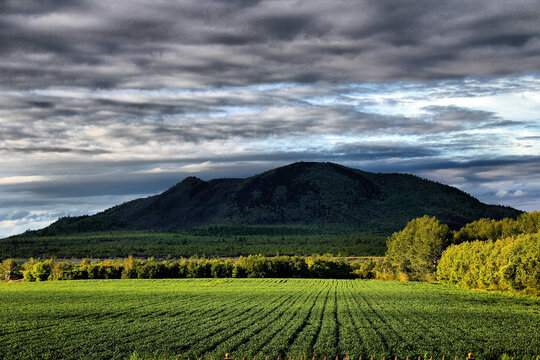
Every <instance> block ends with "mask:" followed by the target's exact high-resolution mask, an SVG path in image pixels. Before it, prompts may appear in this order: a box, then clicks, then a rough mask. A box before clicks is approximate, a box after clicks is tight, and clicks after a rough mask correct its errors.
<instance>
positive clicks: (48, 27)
mask: <svg viewBox="0 0 540 360" xmlns="http://www.w3.org/2000/svg"><path fill="white" fill-rule="evenodd" d="M537 5H538V4H537V3H536V2H535V1H519V2H511V3H510V2H502V1H489V2H469V1H458V2H433V1H416V2H407V3H401V2H395V1H376V2H350V1H332V2H325V1H313V2H300V3H293V2H274V1H262V2H218V1H216V2H212V1H202V2H199V1H197V2H181V3H176V2H168V1H153V2H143V1H131V2H99V1H82V2H73V3H69V2H42V1H18V0H17V1H7V2H3V3H2V5H1V10H2V11H1V15H0V54H1V55H0V60H1V61H0V64H1V65H0V72H1V73H2V78H3V86H8V87H10V88H35V87H38V88H39V87H45V86H65V85H70V86H82V87H90V88H94V87H110V88H112V87H123V88H129V87H138V88H158V87H163V86H165V87H167V86H180V87H183V86H187V87H193V86H195V87H201V86H207V85H216V84H234V85H246V84H252V83H266V82H275V81H302V82H317V81H329V82H340V81H348V82H351V81H352V82H359V81H360V82H361V81H367V80H369V81H373V80H374V81H380V80H396V79H431V78H445V77H460V76H468V75H480V74H483V75H501V74H510V73H520V72H525V71H532V70H540V65H538V64H540V38H539V31H538V26H537V23H538V21H537V20H538V18H539V15H540V7H538V6H537Z"/></svg>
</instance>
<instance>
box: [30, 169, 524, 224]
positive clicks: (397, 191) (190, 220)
mask: <svg viewBox="0 0 540 360" xmlns="http://www.w3.org/2000/svg"><path fill="white" fill-rule="evenodd" d="M520 213H521V212H520V211H519V210H516V209H513V208H510V207H503V206H498V205H487V204H484V203H481V202H480V201H479V200H477V199H475V198H474V197H472V196H470V195H469V194H467V193H465V192H463V191H461V190H459V189H457V188H455V187H451V186H448V185H443V184H440V183H437V182H434V181H430V180H426V179H422V178H419V177H417V176H414V175H408V174H398V173H388V174H386V173H370V172H365V171H361V170H357V169H353V168H348V167H345V166H342V165H338V164H334V163H317V162H298V163H294V164H291V165H287V166H283V167H279V168H276V169H273V170H269V171H266V172H264V173H262V174H259V175H255V176H252V177H249V178H243V179H240V178H231V179H214V180H210V181H204V180H201V179H199V178H196V177H188V178H186V179H184V180H183V181H181V182H180V183H178V184H176V185H174V186H173V187H171V188H170V189H168V190H167V191H165V192H164V193H162V194H159V195H155V196H151V197H148V198H142V199H136V200H133V201H130V202H127V203H124V204H122V205H118V206H115V207H112V208H110V209H107V210H105V211H103V212H101V213H98V214H95V215H92V216H79V217H66V218H62V219H59V220H58V221H57V222H55V223H53V224H51V225H50V226H49V227H47V228H45V229H42V230H38V231H37V234H40V235H56V234H69V233H81V232H94V231H110V230H123V229H154V230H179V229H186V228H191V227H196V226H202V225H208V224H235V225H317V226H321V225H338V226H343V227H350V228H355V229H360V230H366V231H371V232H378V233H384V234H389V233H391V232H393V231H397V230H400V229H402V228H403V227H404V225H405V224H406V223H407V222H408V221H410V220H411V219H413V218H416V217H420V216H423V215H430V216H436V217H437V218H438V219H439V220H441V221H442V222H444V223H446V224H448V225H449V226H450V227H451V228H454V229H456V228H460V227H461V226H463V225H465V224H467V223H469V222H471V221H474V220H477V219H479V218H483V217H488V218H493V219H501V218H504V217H511V218H515V217H517V216H518V215H519V214H520Z"/></svg>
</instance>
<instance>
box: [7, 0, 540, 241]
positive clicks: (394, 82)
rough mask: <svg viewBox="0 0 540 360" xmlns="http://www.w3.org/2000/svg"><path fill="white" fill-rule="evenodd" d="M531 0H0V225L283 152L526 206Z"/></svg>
mask: <svg viewBox="0 0 540 360" xmlns="http://www.w3.org/2000/svg"><path fill="white" fill-rule="evenodd" d="M539 23H540V6H538V2H537V1H526V2H523V1H506V2H499V1H493V0H489V1H485V2H480V1H474V2H471V1H462V2H457V1H452V2H450V1H406V2H403V1H380V0H377V1H366V2H356V1H343V2H340V1H309V2H297V1H226V2H222V1H219V2H211V1H204V0H193V1H182V2H173V1H158V0H153V1H133V0H131V1H97V0H91V1H69V2H68V1H66V2H60V1H45V0H40V1H26V0H12V1H9V0H8V1H2V2H0V237H1V236H7V235H10V234H15V233H19V232H22V231H24V230H26V229H35V228H40V227H43V226H45V225H47V224H49V223H50V222H51V221H54V220H55V219H56V218H58V217H60V216H65V215H68V214H70V215H80V214H87V213H94V212H96V211H100V210H103V209H105V208H107V207H109V206H111V205H115V204H118V203H121V202H123V201H126V200H128V199H132V198H136V197H141V196H147V195H150V194H155V193H159V192H161V191H163V190H165V189H167V188H168V187H169V186H171V185H173V184H175V183H176V182H178V181H180V180H182V179H183V178H184V177H186V176H188V175H197V176H199V177H201V178H203V179H211V178H215V177H224V176H238V177H240V176H248V175H253V174H255V173H258V172H260V171H262V170H266V169H269V168H273V167H276V166H280V165H285V164H288V163H291V162H295V161H301V160H303V161H332V162H337V163H341V164H344V165H348V166H352V167H357V168H361V169H364V170H368V171H375V172H408V173H413V174H417V175H419V176H422V177H425V178H429V179H434V180H437V181H440V182H443V183H447V184H451V185H454V186H457V187H459V188H460V189H462V190H464V191H467V192H469V193H471V194H472V195H474V196H476V197H478V198H479V199H480V200H482V201H484V202H487V203H492V204H504V205H510V206H514V207H516V208H519V209H523V210H527V211H532V210H539V209H540V27H539V26H538V24H539Z"/></svg>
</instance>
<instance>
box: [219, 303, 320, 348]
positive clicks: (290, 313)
mask: <svg viewBox="0 0 540 360" xmlns="http://www.w3.org/2000/svg"><path fill="white" fill-rule="evenodd" d="M298 295H299V296H298V297H297V298H295V299H294V300H293V301H292V302H287V303H285V304H283V306H281V307H280V308H279V312H278V313H276V314H275V315H274V314H272V315H271V316H268V317H266V318H264V319H262V320H261V321H260V322H258V323H257V324H256V325H255V326H251V327H249V328H247V329H246V330H245V331H243V332H241V333H240V334H237V335H236V336H234V337H231V338H229V339H227V340H226V341H224V342H223V343H221V344H219V346H217V347H216V348H215V349H213V350H211V351H209V352H211V353H213V354H214V355H216V356H217V357H219V356H221V355H222V354H224V353H227V352H230V353H234V352H236V351H237V350H238V348H239V347H240V346H241V345H242V344H249V346H250V349H251V350H252V351H257V350H256V349H257V348H258V347H260V346H264V343H266V342H267V341H268V339H271V338H273V337H274V336H275V334H276V333H277V332H279V331H280V330H281V326H284V325H285V324H288V323H289V321H290V320H291V319H292V318H294V316H295V315H296V313H297V312H298V309H301V308H303V307H304V305H305V304H306V302H307V300H308V299H309V296H310V294H307V295H306V294H304V293H299V294H298ZM261 341H262V342H263V343H262V344H261ZM266 355H268V354H266Z"/></svg>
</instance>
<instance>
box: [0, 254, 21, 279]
mask: <svg viewBox="0 0 540 360" xmlns="http://www.w3.org/2000/svg"><path fill="white" fill-rule="evenodd" d="M20 278H21V271H20V266H19V265H17V263H16V262H15V261H14V260H13V259H6V260H4V261H3V262H2V263H1V264H0V280H5V281H9V280H16V279H20Z"/></svg>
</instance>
